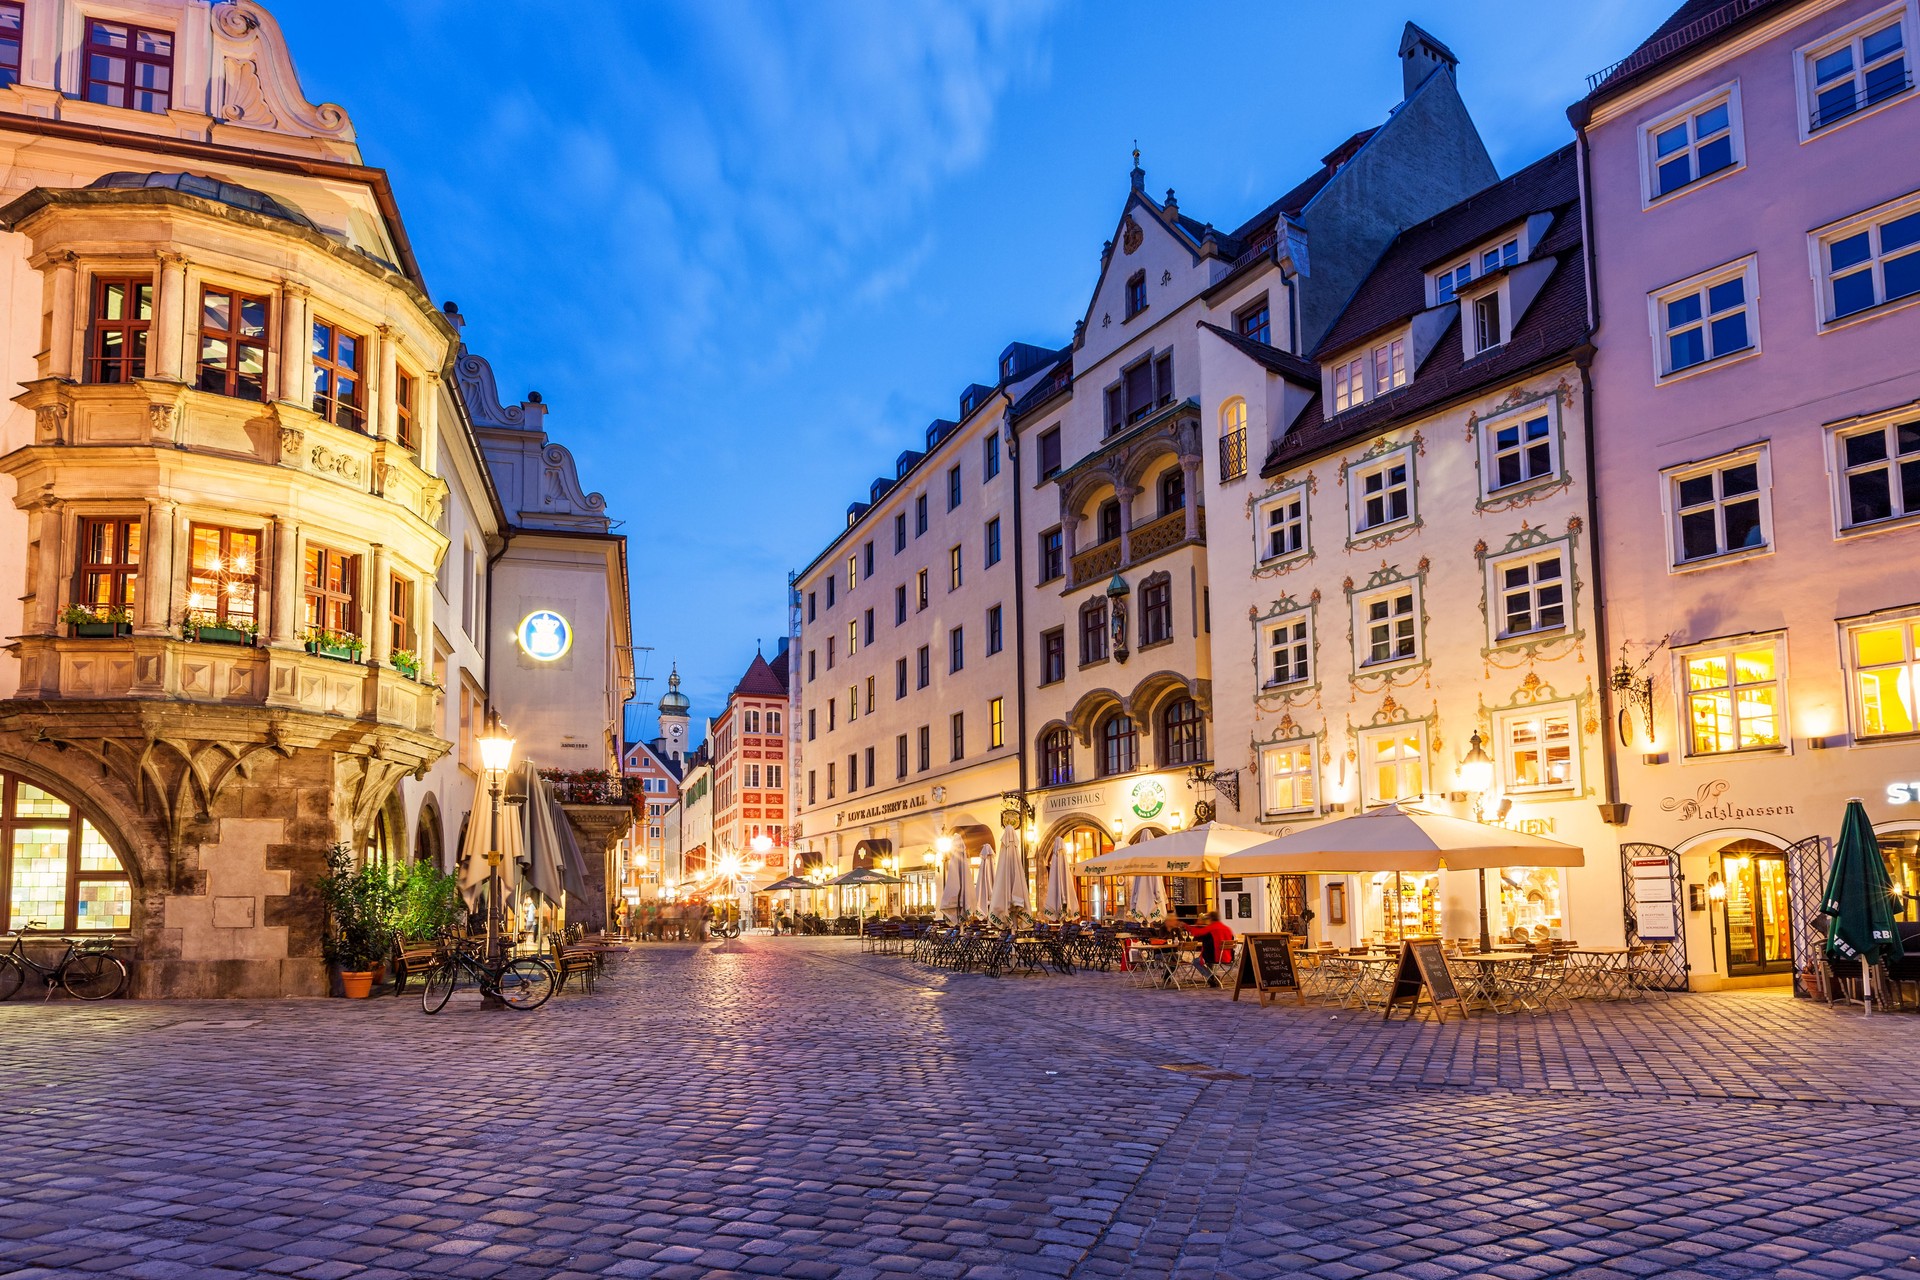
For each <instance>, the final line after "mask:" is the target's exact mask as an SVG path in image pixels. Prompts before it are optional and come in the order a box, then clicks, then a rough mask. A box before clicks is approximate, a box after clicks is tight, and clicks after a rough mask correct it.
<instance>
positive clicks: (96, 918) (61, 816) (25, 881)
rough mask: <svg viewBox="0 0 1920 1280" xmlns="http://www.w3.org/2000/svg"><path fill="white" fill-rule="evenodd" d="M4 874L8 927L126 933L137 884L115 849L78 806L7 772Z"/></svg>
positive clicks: (0, 837) (1, 777) (2, 785)
mask: <svg viewBox="0 0 1920 1280" xmlns="http://www.w3.org/2000/svg"><path fill="white" fill-rule="evenodd" d="M0 872H4V874H5V877H6V884H7V920H6V927H7V928H8V929H9V930H14V929H21V928H24V927H25V926H27V925H28V924H30V923H32V922H33V921H36V920H38V921H41V922H43V924H44V926H45V927H46V928H47V929H48V930H49V931H64V932H78V931H80V930H86V931H88V932H109V931H113V932H125V931H127V930H129V929H131V928H132V927H133V886H132V884H131V883H130V882H129V880H128V877H127V870H126V868H125V867H124V866H122V865H121V863H120V858H119V856H118V855H117V854H115V853H114V851H113V847H112V846H111V845H109V844H108V843H107V841H106V837H104V836H102V835H101V834H100V832H99V830H98V828H96V827H95V826H94V825H93V824H92V823H91V822H88V821H87V820H86V819H84V818H82V817H81V816H80V815H79V814H78V813H76V812H75V811H74V808H73V806H72V805H70V804H68V803H67V802H66V801H65V800H62V799H60V797H58V796H56V795H54V794H53V793H51V792H48V791H43V790H41V789H40V788H39V787H36V786H34V785H33V784H32V783H30V782H28V781H27V780H26V779H24V778H19V777H16V776H14V775H13V774H9V773H0Z"/></svg>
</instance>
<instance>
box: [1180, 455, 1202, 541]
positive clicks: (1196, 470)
mask: <svg viewBox="0 0 1920 1280" xmlns="http://www.w3.org/2000/svg"><path fill="white" fill-rule="evenodd" d="M1180 470H1181V472H1182V474H1183V476H1184V480H1183V483H1184V484H1185V485H1186V490H1187V502H1186V507H1187V539H1188V540H1189V541H1191V540H1193V539H1194V538H1198V537H1199V536H1200V459H1198V458H1182V459H1180Z"/></svg>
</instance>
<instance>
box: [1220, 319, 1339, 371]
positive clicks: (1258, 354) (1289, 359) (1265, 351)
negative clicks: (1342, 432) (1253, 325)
mask: <svg viewBox="0 0 1920 1280" xmlns="http://www.w3.org/2000/svg"><path fill="white" fill-rule="evenodd" d="M1200 327H1201V328H1202V329H1205V330H1206V331H1207V332H1209V333H1211V334H1213V335H1214V336H1215V337H1217V338H1219V339H1220V340H1221V341H1223V342H1225V343H1226V344H1227V345H1228V346H1230V347H1232V348H1233V349H1234V350H1235V351H1238V352H1239V353H1240V354H1241V355H1243V356H1245V357H1247V359H1249V360H1252V361H1253V362H1254V363H1255V364H1258V365H1259V366H1260V367H1261V368H1263V369H1265V370H1266V371H1267V372H1268V373H1277V374H1279V375H1280V376H1281V377H1283V378H1291V379H1292V380H1293V381H1295V382H1298V383H1300V384H1301V385H1302V386H1308V387H1317V386H1319V385H1320V366H1319V365H1317V364H1315V363H1314V362H1313V361H1311V360H1302V359H1301V358H1300V357H1299V356H1297V355H1295V354H1293V352H1291V351H1282V350H1281V349H1280V348H1279V347H1273V346H1268V345H1267V344H1266V343H1264V342H1255V341H1254V340H1253V339H1252V338H1247V337H1242V336H1241V335H1240V334H1237V333H1235V332H1234V331H1233V330H1231V329H1222V328H1221V327H1220V326H1219V325H1217V324H1213V323H1210V322H1209V321H1206V320H1202V321H1201V322H1200Z"/></svg>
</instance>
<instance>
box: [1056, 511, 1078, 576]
mask: <svg viewBox="0 0 1920 1280" xmlns="http://www.w3.org/2000/svg"><path fill="white" fill-rule="evenodd" d="M1060 543H1061V550H1062V552H1063V553H1064V554H1065V555H1066V559H1067V563H1066V564H1065V565H1063V566H1061V567H1062V568H1064V569H1066V570H1067V572H1068V573H1072V572H1073V558H1074V556H1076V555H1078V554H1079V551H1080V517H1079V516H1076V515H1074V514H1072V513H1071V512H1062V513H1061V515H1060Z"/></svg>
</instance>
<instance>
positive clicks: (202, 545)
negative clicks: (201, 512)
mask: <svg viewBox="0 0 1920 1280" xmlns="http://www.w3.org/2000/svg"><path fill="white" fill-rule="evenodd" d="M187 537H188V541H189V543H190V545H191V550H190V551H189V559H188V564H187V609H188V610H189V611H190V612H191V613H193V614H198V615H200V616H201V617H202V618H203V619H209V620H211V625H214V626H221V627H233V628H237V629H239V630H249V629H252V628H253V627H256V626H257V625H258V624H259V621H260V531H259V530H257V529H229V528H225V527H223V526H220V525H210V524H194V525H189V526H188V529H187ZM202 625H206V624H205V623H203V624H202Z"/></svg>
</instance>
